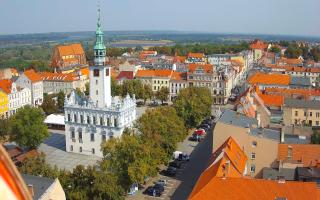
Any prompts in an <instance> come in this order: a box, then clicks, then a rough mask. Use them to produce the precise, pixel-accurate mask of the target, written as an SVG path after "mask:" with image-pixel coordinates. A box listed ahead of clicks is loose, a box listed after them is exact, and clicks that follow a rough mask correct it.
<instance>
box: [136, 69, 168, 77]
mask: <svg viewBox="0 0 320 200" xmlns="http://www.w3.org/2000/svg"><path fill="white" fill-rule="evenodd" d="M172 72H173V71H172V70H168V69H163V70H138V71H137V74H136V77H168V78H170V77H171V75H172Z"/></svg>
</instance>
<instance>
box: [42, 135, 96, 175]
mask: <svg viewBox="0 0 320 200" xmlns="http://www.w3.org/2000/svg"><path fill="white" fill-rule="evenodd" d="M50 134H51V135H50V137H49V138H47V139H46V140H45V141H44V143H42V144H41V145H40V147H39V151H42V152H44V153H45V154H46V161H47V163H48V164H50V165H51V166H55V165H56V166H57V167H58V168H60V169H66V170H72V169H73V168H75V167H76V166H77V165H84V166H87V165H94V164H95V163H96V162H97V160H99V158H98V157H97V156H87V155H81V154H76V153H69V152H66V148H65V145H66V141H65V135H64V131H57V130H54V131H52V130H51V131H50Z"/></svg>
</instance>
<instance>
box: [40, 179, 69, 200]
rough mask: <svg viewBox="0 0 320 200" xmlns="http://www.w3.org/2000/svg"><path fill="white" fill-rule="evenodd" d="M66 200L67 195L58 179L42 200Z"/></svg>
mask: <svg viewBox="0 0 320 200" xmlns="http://www.w3.org/2000/svg"><path fill="white" fill-rule="evenodd" d="M53 199H54V200H65V199H66V194H65V193H64V191H63V188H62V186H61V184H60V181H59V180H58V179H55V181H54V183H53V184H52V185H51V186H50V187H49V188H48V190H47V191H46V192H45V193H44V194H43V195H42V196H41V198H40V200H53Z"/></svg>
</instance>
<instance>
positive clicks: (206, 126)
mask: <svg viewBox="0 0 320 200" xmlns="http://www.w3.org/2000/svg"><path fill="white" fill-rule="evenodd" d="M200 128H207V129H210V128H211V126H210V125H209V124H201V125H200Z"/></svg>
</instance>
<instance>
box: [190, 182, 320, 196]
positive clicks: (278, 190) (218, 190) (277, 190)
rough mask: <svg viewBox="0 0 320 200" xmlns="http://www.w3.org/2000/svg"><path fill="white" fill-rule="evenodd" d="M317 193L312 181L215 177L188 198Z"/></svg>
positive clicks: (306, 194)
mask: <svg viewBox="0 0 320 200" xmlns="http://www.w3.org/2000/svg"><path fill="white" fill-rule="evenodd" d="M318 194H319V193H318V189H317V185H316V183H314V182H296V181H287V182H278V181H273V180H263V179H251V178H220V177H215V178H212V179H211V180H210V181H209V182H208V184H207V185H206V186H204V187H203V188H202V189H201V191H199V192H198V193H197V194H194V195H193V196H191V195H190V196H189V200H220V199H227V200H257V199H259V200H275V199H277V198H281V199H282V198H283V199H288V200H317V199H319V196H318Z"/></svg>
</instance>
